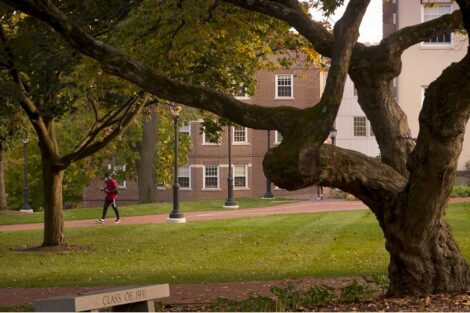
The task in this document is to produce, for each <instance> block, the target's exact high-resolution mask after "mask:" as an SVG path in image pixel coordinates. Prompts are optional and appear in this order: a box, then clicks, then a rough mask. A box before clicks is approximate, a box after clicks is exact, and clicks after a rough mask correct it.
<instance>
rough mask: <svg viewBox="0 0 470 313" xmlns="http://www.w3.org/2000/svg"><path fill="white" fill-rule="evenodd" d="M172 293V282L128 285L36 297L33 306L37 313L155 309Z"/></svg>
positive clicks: (145, 310)
mask: <svg viewBox="0 0 470 313" xmlns="http://www.w3.org/2000/svg"><path fill="white" fill-rule="evenodd" d="M169 296H170V287H169V286H168V284H162V285H147V286H126V287H117V288H111V289H102V290H95V291H90V292H86V293H80V294H77V295H70V296H63V297H55V298H49V299H41V300H36V301H34V302H33V307H34V311H36V312H85V311H95V312H97V311H98V310H103V311H112V312H119V311H128V312H129V311H130V312H132V311H133V312H155V304H154V301H155V300H156V299H159V298H164V297H169Z"/></svg>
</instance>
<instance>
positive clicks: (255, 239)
mask: <svg viewBox="0 0 470 313" xmlns="http://www.w3.org/2000/svg"><path fill="white" fill-rule="evenodd" d="M447 221H448V222H449V223H450V225H451V226H452V228H453V232H454V236H455V238H456V240H457V242H458V243H459V245H460V248H461V250H462V252H463V254H464V255H465V257H466V258H467V260H469V259H470V228H469V227H468V225H469V222H470V204H454V205H450V208H449V210H448V211H447ZM66 233H67V234H66V235H67V238H68V241H69V243H70V244H72V245H76V246H78V247H80V248H81V250H75V251H69V252H31V251H28V252H22V251H19V249H21V248H24V247H25V246H26V245H28V246H34V245H40V244H41V242H42V231H16V232H5V233H0V264H2V266H1V267H0V287H33V286H34V287H38V286H73V285H79V286H86V285H100V286H104V285H131V284H147V283H192V282H199V283H200V282H226V281H237V280H272V279H286V278H301V277H334V276H351V275H361V274H384V273H385V272H386V268H387V265H388V260H389V258H388V254H387V253H386V251H385V249H384V239H383V235H382V232H381V230H380V229H379V226H378V224H377V222H376V220H375V217H374V215H373V214H372V213H371V212H370V211H368V210H360V211H345V212H334V213H310V214H292V215H277V216H269V217H263V218H259V217H258V218H240V219H228V220H213V221H199V222H188V223H186V224H152V225H119V226H113V227H90V228H70V229H67V230H66Z"/></svg>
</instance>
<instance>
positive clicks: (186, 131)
mask: <svg viewBox="0 0 470 313" xmlns="http://www.w3.org/2000/svg"><path fill="white" fill-rule="evenodd" d="M186 128H187V129H186ZM178 132H179V133H180V134H188V136H189V137H191V122H186V123H184V122H183V124H182V125H181V126H180V127H179V129H178Z"/></svg>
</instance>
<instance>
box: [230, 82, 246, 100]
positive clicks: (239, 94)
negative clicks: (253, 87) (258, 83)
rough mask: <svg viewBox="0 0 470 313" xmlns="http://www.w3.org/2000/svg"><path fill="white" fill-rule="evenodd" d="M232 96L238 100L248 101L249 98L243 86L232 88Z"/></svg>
mask: <svg viewBox="0 0 470 313" xmlns="http://www.w3.org/2000/svg"><path fill="white" fill-rule="evenodd" d="M233 96H234V97H235V98H236V99H239V100H243V99H248V98H249V96H248V93H247V92H246V86H245V85H243V84H240V85H238V86H234V93H233Z"/></svg>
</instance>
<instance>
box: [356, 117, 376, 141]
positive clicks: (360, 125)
mask: <svg viewBox="0 0 470 313" xmlns="http://www.w3.org/2000/svg"><path fill="white" fill-rule="evenodd" d="M353 133H354V137H367V133H369V137H374V136H375V135H374V131H373V130H372V126H371V125H370V122H369V121H368V120H367V118H366V117H365V116H354V131H353Z"/></svg>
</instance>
